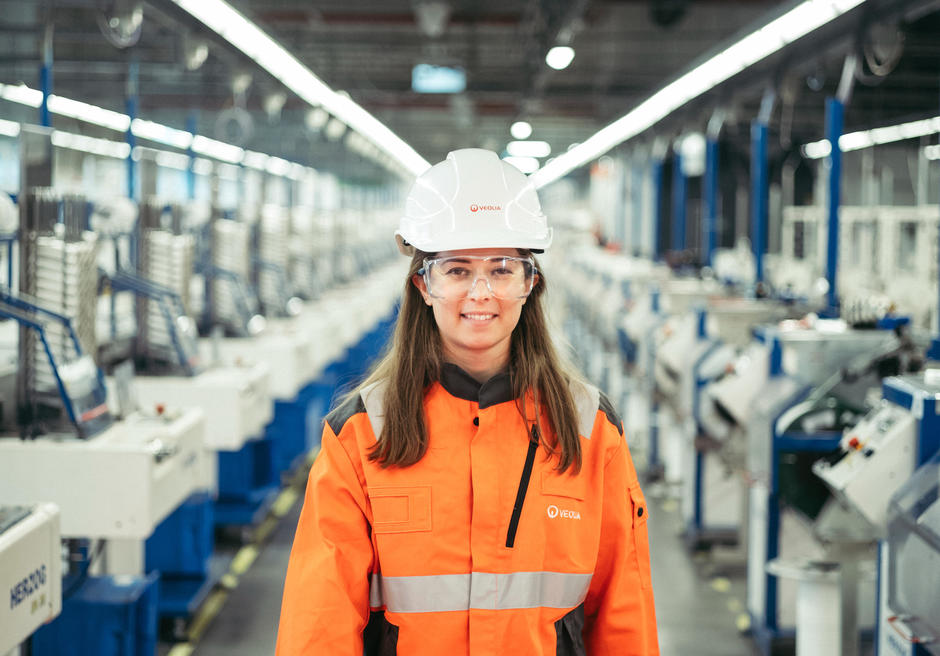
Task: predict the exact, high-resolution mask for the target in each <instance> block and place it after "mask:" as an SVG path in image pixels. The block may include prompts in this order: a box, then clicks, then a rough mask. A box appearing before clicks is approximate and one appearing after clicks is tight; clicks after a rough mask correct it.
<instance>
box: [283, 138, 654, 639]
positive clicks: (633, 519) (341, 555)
mask: <svg viewBox="0 0 940 656" xmlns="http://www.w3.org/2000/svg"><path fill="white" fill-rule="evenodd" d="M396 238H397V240H398V243H399V247H400V249H401V250H402V251H403V252H404V253H406V254H407V253H411V254H412V260H411V268H410V270H409V274H408V279H407V282H406V284H405V292H404V298H403V302H402V307H401V312H400V315H399V318H398V323H397V326H396V330H395V336H394V340H393V345H392V348H391V350H390V352H389V353H388V355H387V356H386V357H385V358H384V360H383V361H382V362H381V363H380V364H379V365H378V367H377V368H376V370H375V371H374V372H373V373H372V375H371V376H370V377H369V378H368V380H366V381H365V383H363V385H362V386H361V387H360V388H359V389H357V390H356V391H355V392H354V393H352V394H351V395H350V396H349V397H347V400H346V401H345V402H344V403H343V404H341V405H340V406H339V407H338V408H336V409H335V410H333V411H332V412H331V413H330V414H329V416H328V417H327V419H326V423H325V425H324V428H323V441H322V451H321V453H320V455H319V457H318V458H317V460H316V463H315V464H314V466H313V469H312V470H311V472H310V478H309V482H308V485H307V493H306V499H305V502H304V507H303V511H302V513H301V517H300V522H299V524H298V526H297V534H296V537H295V539H294V545H293V548H292V551H291V557H290V563H289V565H288V570H287V579H286V582H285V588H284V599H283V604H282V608H281V621H280V627H279V632H278V643H277V653H278V655H279V656H295V655H300V654H317V655H319V654H324V655H326V654H329V655H331V656H332V655H337V654H343V655H346V654H348V655H349V656H359V655H360V654H363V653H365V654H379V655H382V656H384V655H386V654H407V655H413V654H415V655H423V654H429V655H430V654H434V655H440V654H444V655H446V656H457V655H458V654H472V655H477V654H526V655H530V654H545V655H549V654H558V655H568V654H591V655H592V656H595V655H606V654H611V655H612V654H617V655H618V656H620V655H625V654H642V655H643V656H647V655H649V654H657V653H658V647H657V637H656V621H655V616H654V610H653V594H652V590H651V586H650V571H649V550H648V546H647V533H646V520H647V512H646V510H647V508H646V503H645V501H644V499H643V494H642V492H641V491H640V486H639V483H638V481H637V476H636V472H635V470H634V467H633V463H632V461H631V460H630V454H629V450H628V448H627V445H626V442H625V440H624V438H623V429H622V425H621V423H620V420H619V419H618V418H617V417H616V415H615V413H614V412H613V410H612V409H611V407H610V404H609V402H608V401H607V399H606V398H604V397H603V396H602V395H600V394H599V393H598V391H597V390H596V389H594V388H592V387H590V386H588V385H586V384H584V383H581V382H579V381H578V380H577V379H576V378H575V377H574V376H571V375H569V374H566V372H565V371H563V369H562V368H561V367H560V365H559V361H558V358H557V356H556V354H555V350H554V348H553V346H552V343H551V340H550V338H549V335H548V331H547V329H546V325H545V320H544V316H543V310H542V294H543V293H544V291H545V280H544V278H543V276H542V274H541V272H539V271H538V268H537V263H536V261H535V259H534V257H533V256H532V253H533V252H541V250H543V249H544V248H546V247H547V246H549V244H550V243H551V238H552V234H551V229H550V228H548V227H547V225H546V220H545V217H544V215H542V212H541V209H540V207H539V202H538V197H537V196H536V193H535V191H534V189H533V187H532V185H531V184H530V183H529V182H528V180H527V179H526V177H525V176H524V175H523V174H521V173H520V172H518V171H517V170H516V169H515V168H513V167H512V166H510V165H509V164H506V163H504V162H502V161H500V160H499V159H498V158H497V156H496V155H495V154H494V153H491V152H489V151H485V150H477V149H466V150H458V151H455V152H452V153H450V154H449V155H448V156H447V159H446V160H445V161H444V162H441V163H440V164H438V165H436V166H434V167H433V168H432V169H430V170H429V171H428V172H426V173H425V174H423V175H422V176H421V177H420V178H419V179H418V180H417V182H416V183H415V185H414V187H413V188H412V190H411V193H410V194H409V197H408V200H407V204H406V211H405V217H404V218H403V219H402V221H401V226H400V229H399V230H398V232H396Z"/></svg>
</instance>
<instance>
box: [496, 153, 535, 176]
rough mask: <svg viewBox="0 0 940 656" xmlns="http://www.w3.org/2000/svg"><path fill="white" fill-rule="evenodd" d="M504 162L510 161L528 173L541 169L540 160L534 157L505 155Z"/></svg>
mask: <svg viewBox="0 0 940 656" xmlns="http://www.w3.org/2000/svg"><path fill="white" fill-rule="evenodd" d="M503 161H504V162H509V163H510V164H512V165H513V166H515V167H516V168H517V169H519V170H520V171H522V172H523V173H525V174H526V175H528V174H529V173H534V172H535V171H538V170H539V161H538V160H537V159H535V158H534V157H511V156H510V157H504V158H503Z"/></svg>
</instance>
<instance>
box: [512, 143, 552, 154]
mask: <svg viewBox="0 0 940 656" xmlns="http://www.w3.org/2000/svg"><path fill="white" fill-rule="evenodd" d="M506 152H508V153H509V154H510V155H511V156H513V157H548V156H549V155H551V154H552V147H551V146H550V145H549V144H548V142H547V141H510V142H509V143H508V144H506Z"/></svg>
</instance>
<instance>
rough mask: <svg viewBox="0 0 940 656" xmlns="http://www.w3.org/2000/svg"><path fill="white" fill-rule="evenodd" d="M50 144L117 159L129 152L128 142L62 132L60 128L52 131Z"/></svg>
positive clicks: (123, 157)
mask: <svg viewBox="0 0 940 656" xmlns="http://www.w3.org/2000/svg"><path fill="white" fill-rule="evenodd" d="M52 145H53V146H57V147H59V148H69V149H71V150H80V151H82V152H84V153H91V154H92V155H101V156H103V157H115V158H117V159H127V157H128V155H130V154H131V147H130V144H127V143H125V142H122V141H111V140H110V139H99V138H97V137H89V136H87V135H84V134H75V133H72V132H63V131H62V130H53V131H52Z"/></svg>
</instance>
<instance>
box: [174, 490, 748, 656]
mask: <svg viewBox="0 0 940 656" xmlns="http://www.w3.org/2000/svg"><path fill="white" fill-rule="evenodd" d="M646 487H647V500H648V502H649V504H650V506H651V510H652V514H651V516H650V522H649V529H650V549H651V553H652V554H653V559H652V567H653V588H654V590H655V594H656V614H657V617H658V621H659V639H660V647H661V653H662V656H684V655H686V654H695V655H696V656H754V655H755V654H757V651H756V650H755V648H754V646H753V645H752V643H751V642H750V640H749V639H748V638H747V637H745V636H742V635H741V634H740V633H739V631H738V629H737V628H736V624H735V623H736V622H737V621H740V616H741V614H742V613H743V612H744V610H743V602H744V596H743V595H744V579H743V565H742V564H741V563H739V561H737V560H736V559H735V558H734V557H732V556H729V555H727V554H725V555H722V554H716V555H714V556H712V557H708V558H705V557H695V558H693V557H692V556H690V555H689V552H688V551H687V550H686V549H685V547H684V546H683V544H682V541H681V538H680V535H679V534H680V520H679V513H678V506H677V504H676V502H675V500H674V499H671V498H668V497H666V496H664V495H663V491H662V489H661V488H658V487H657V486H656V485H652V484H650V485H647V486H646ZM301 499H302V495H298V498H297V501H296V502H295V503H294V505H293V506H292V507H291V509H290V511H289V512H288V513H287V514H286V515H285V516H284V518H283V519H282V520H281V521H280V522H279V523H278V525H277V527H276V528H275V529H274V531H273V532H272V533H271V535H270V538H269V539H268V540H267V541H266V543H265V544H264V545H263V546H262V548H261V550H260V552H259V553H258V555H257V558H256V559H255V561H254V562H253V563H252V565H251V567H250V568H249V569H248V570H247V571H246V572H245V573H244V574H243V575H242V576H241V577H239V583H238V585H237V587H235V589H234V590H232V591H231V593H230V594H229V596H228V598H227V600H226V601H225V603H224V606H223V607H222V609H221V610H220V612H219V613H218V615H217V616H216V617H215V618H214V620H213V621H212V622H211V624H209V626H208V627H207V628H206V630H205V632H204V633H203V635H202V638H201V639H200V640H199V642H198V643H197V644H196V648H195V650H194V651H193V652H192V654H194V655H195V656H265V655H267V654H273V652H274V638H275V635H276V633H277V620H278V613H279V609H280V603H281V590H282V586H283V581H284V572H285V571H286V569H287V559H288V556H289V555H290V547H291V541H292V540H293V537H294V528H295V526H296V524H297V519H298V517H299V516H300V508H301ZM171 647H172V645H170V644H167V643H162V644H161V647H160V650H159V654H160V655H161V656H165V655H169V656H178V655H179V654H181V652H182V650H176V651H174V650H172V649H171Z"/></svg>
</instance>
